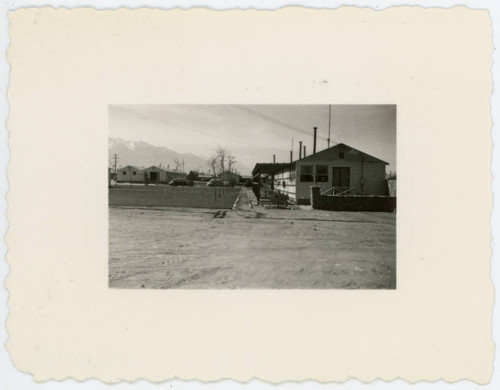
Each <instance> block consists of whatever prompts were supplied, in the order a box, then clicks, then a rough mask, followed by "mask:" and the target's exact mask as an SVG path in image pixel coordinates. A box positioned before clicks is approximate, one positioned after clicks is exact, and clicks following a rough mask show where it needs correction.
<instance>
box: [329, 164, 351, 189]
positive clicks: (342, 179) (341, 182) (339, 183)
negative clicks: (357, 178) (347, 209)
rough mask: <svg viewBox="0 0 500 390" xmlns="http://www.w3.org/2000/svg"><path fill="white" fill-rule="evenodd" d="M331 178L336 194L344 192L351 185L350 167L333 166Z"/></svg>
mask: <svg viewBox="0 0 500 390" xmlns="http://www.w3.org/2000/svg"><path fill="white" fill-rule="evenodd" d="M332 180H333V182H332V187H335V193H336V194H337V193H339V192H345V191H346V190H347V189H348V188H349V187H350V186H351V168H344V167H333V174H332Z"/></svg>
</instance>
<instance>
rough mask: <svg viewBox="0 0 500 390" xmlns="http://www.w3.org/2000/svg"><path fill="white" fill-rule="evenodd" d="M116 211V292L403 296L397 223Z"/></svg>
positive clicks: (112, 215) (390, 219) (372, 217)
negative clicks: (396, 292)
mask: <svg viewBox="0 0 500 390" xmlns="http://www.w3.org/2000/svg"><path fill="white" fill-rule="evenodd" d="M247 196H248V197H251V196H252V195H251V192H248V190H246V189H243V190H242V194H241V195H240V199H239V205H240V207H239V208H238V209H237V210H235V211H232V210H216V209H199V208H198V209H193V208H161V207H160V208H143V209H140V208H124V207H110V210H109V222H110V232H109V233H110V234H109V240H110V242H109V286H110V287H116V288H192V289H199V288H212V289H213V288H217V289H226V288H227V289H233V288H282V289H294V288H302V289H304V288H306V289H307V288H349V289H355V288H362V289H372V288H383V289H389V288H396V216H395V215H394V214H389V213H362V212H358V213H354V212H328V211H319V210H311V209H298V210H276V209H272V210H267V209H263V208H261V207H260V206H255V205H254V206H253V207H249V202H248V198H247Z"/></svg>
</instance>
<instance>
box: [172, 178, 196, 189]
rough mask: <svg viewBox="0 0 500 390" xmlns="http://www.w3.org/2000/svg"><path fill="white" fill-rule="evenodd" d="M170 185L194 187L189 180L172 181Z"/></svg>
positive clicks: (178, 179)
mask: <svg viewBox="0 0 500 390" xmlns="http://www.w3.org/2000/svg"><path fill="white" fill-rule="evenodd" d="M168 185H170V186H191V187H192V186H193V182H192V181H189V180H187V179H181V178H177V179H174V180H171V181H170V183H168Z"/></svg>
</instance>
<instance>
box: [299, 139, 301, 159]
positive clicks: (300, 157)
mask: <svg viewBox="0 0 500 390" xmlns="http://www.w3.org/2000/svg"><path fill="white" fill-rule="evenodd" d="M301 158H302V141H299V160H300V159H301Z"/></svg>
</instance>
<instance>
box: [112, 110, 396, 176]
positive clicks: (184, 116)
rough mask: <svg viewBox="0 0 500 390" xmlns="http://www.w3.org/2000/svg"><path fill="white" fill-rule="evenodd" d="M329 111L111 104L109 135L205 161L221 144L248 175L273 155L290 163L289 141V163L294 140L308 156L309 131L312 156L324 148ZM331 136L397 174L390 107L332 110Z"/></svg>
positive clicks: (394, 139)
mask: <svg viewBox="0 0 500 390" xmlns="http://www.w3.org/2000/svg"><path fill="white" fill-rule="evenodd" d="M329 110H330V109H329V106H328V105H110V106H109V125H110V133H109V136H110V137H113V138H122V139H124V140H127V141H143V142H147V143H149V144H152V145H155V146H164V147H167V148H169V149H172V150H174V151H176V152H180V153H192V154H196V155H200V156H207V157H208V156H209V155H211V154H212V153H213V151H214V150H215V148H217V146H219V145H220V146H222V147H225V148H227V149H229V150H230V151H231V152H232V153H233V154H234V155H235V156H236V160H237V161H238V162H239V163H240V164H239V165H244V166H246V167H248V168H250V170H251V169H252V168H253V166H254V165H255V163H257V162H272V161H273V154H275V155H276V162H289V161H290V150H291V148H292V139H293V153H294V160H295V159H297V158H298V149H299V141H302V144H303V145H306V152H307V155H309V154H311V153H312V150H313V127H314V126H316V127H318V140H317V146H316V151H320V150H323V149H326V148H327V138H328V118H329ZM330 134H331V136H330V138H331V143H330V146H333V145H335V144H336V143H340V142H342V143H344V144H347V145H349V146H352V147H354V148H356V149H359V150H361V151H363V152H366V153H368V154H371V155H373V156H374V157H377V158H380V159H382V160H384V161H387V162H388V163H389V164H390V165H389V166H388V167H387V171H389V170H392V171H395V170H396V106H395V105H332V107H331V125H330ZM237 165H238V164H237ZM237 168H238V166H237ZM241 168H242V167H241ZM240 171H241V173H243V174H248V173H249V172H246V170H245V169H240Z"/></svg>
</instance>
